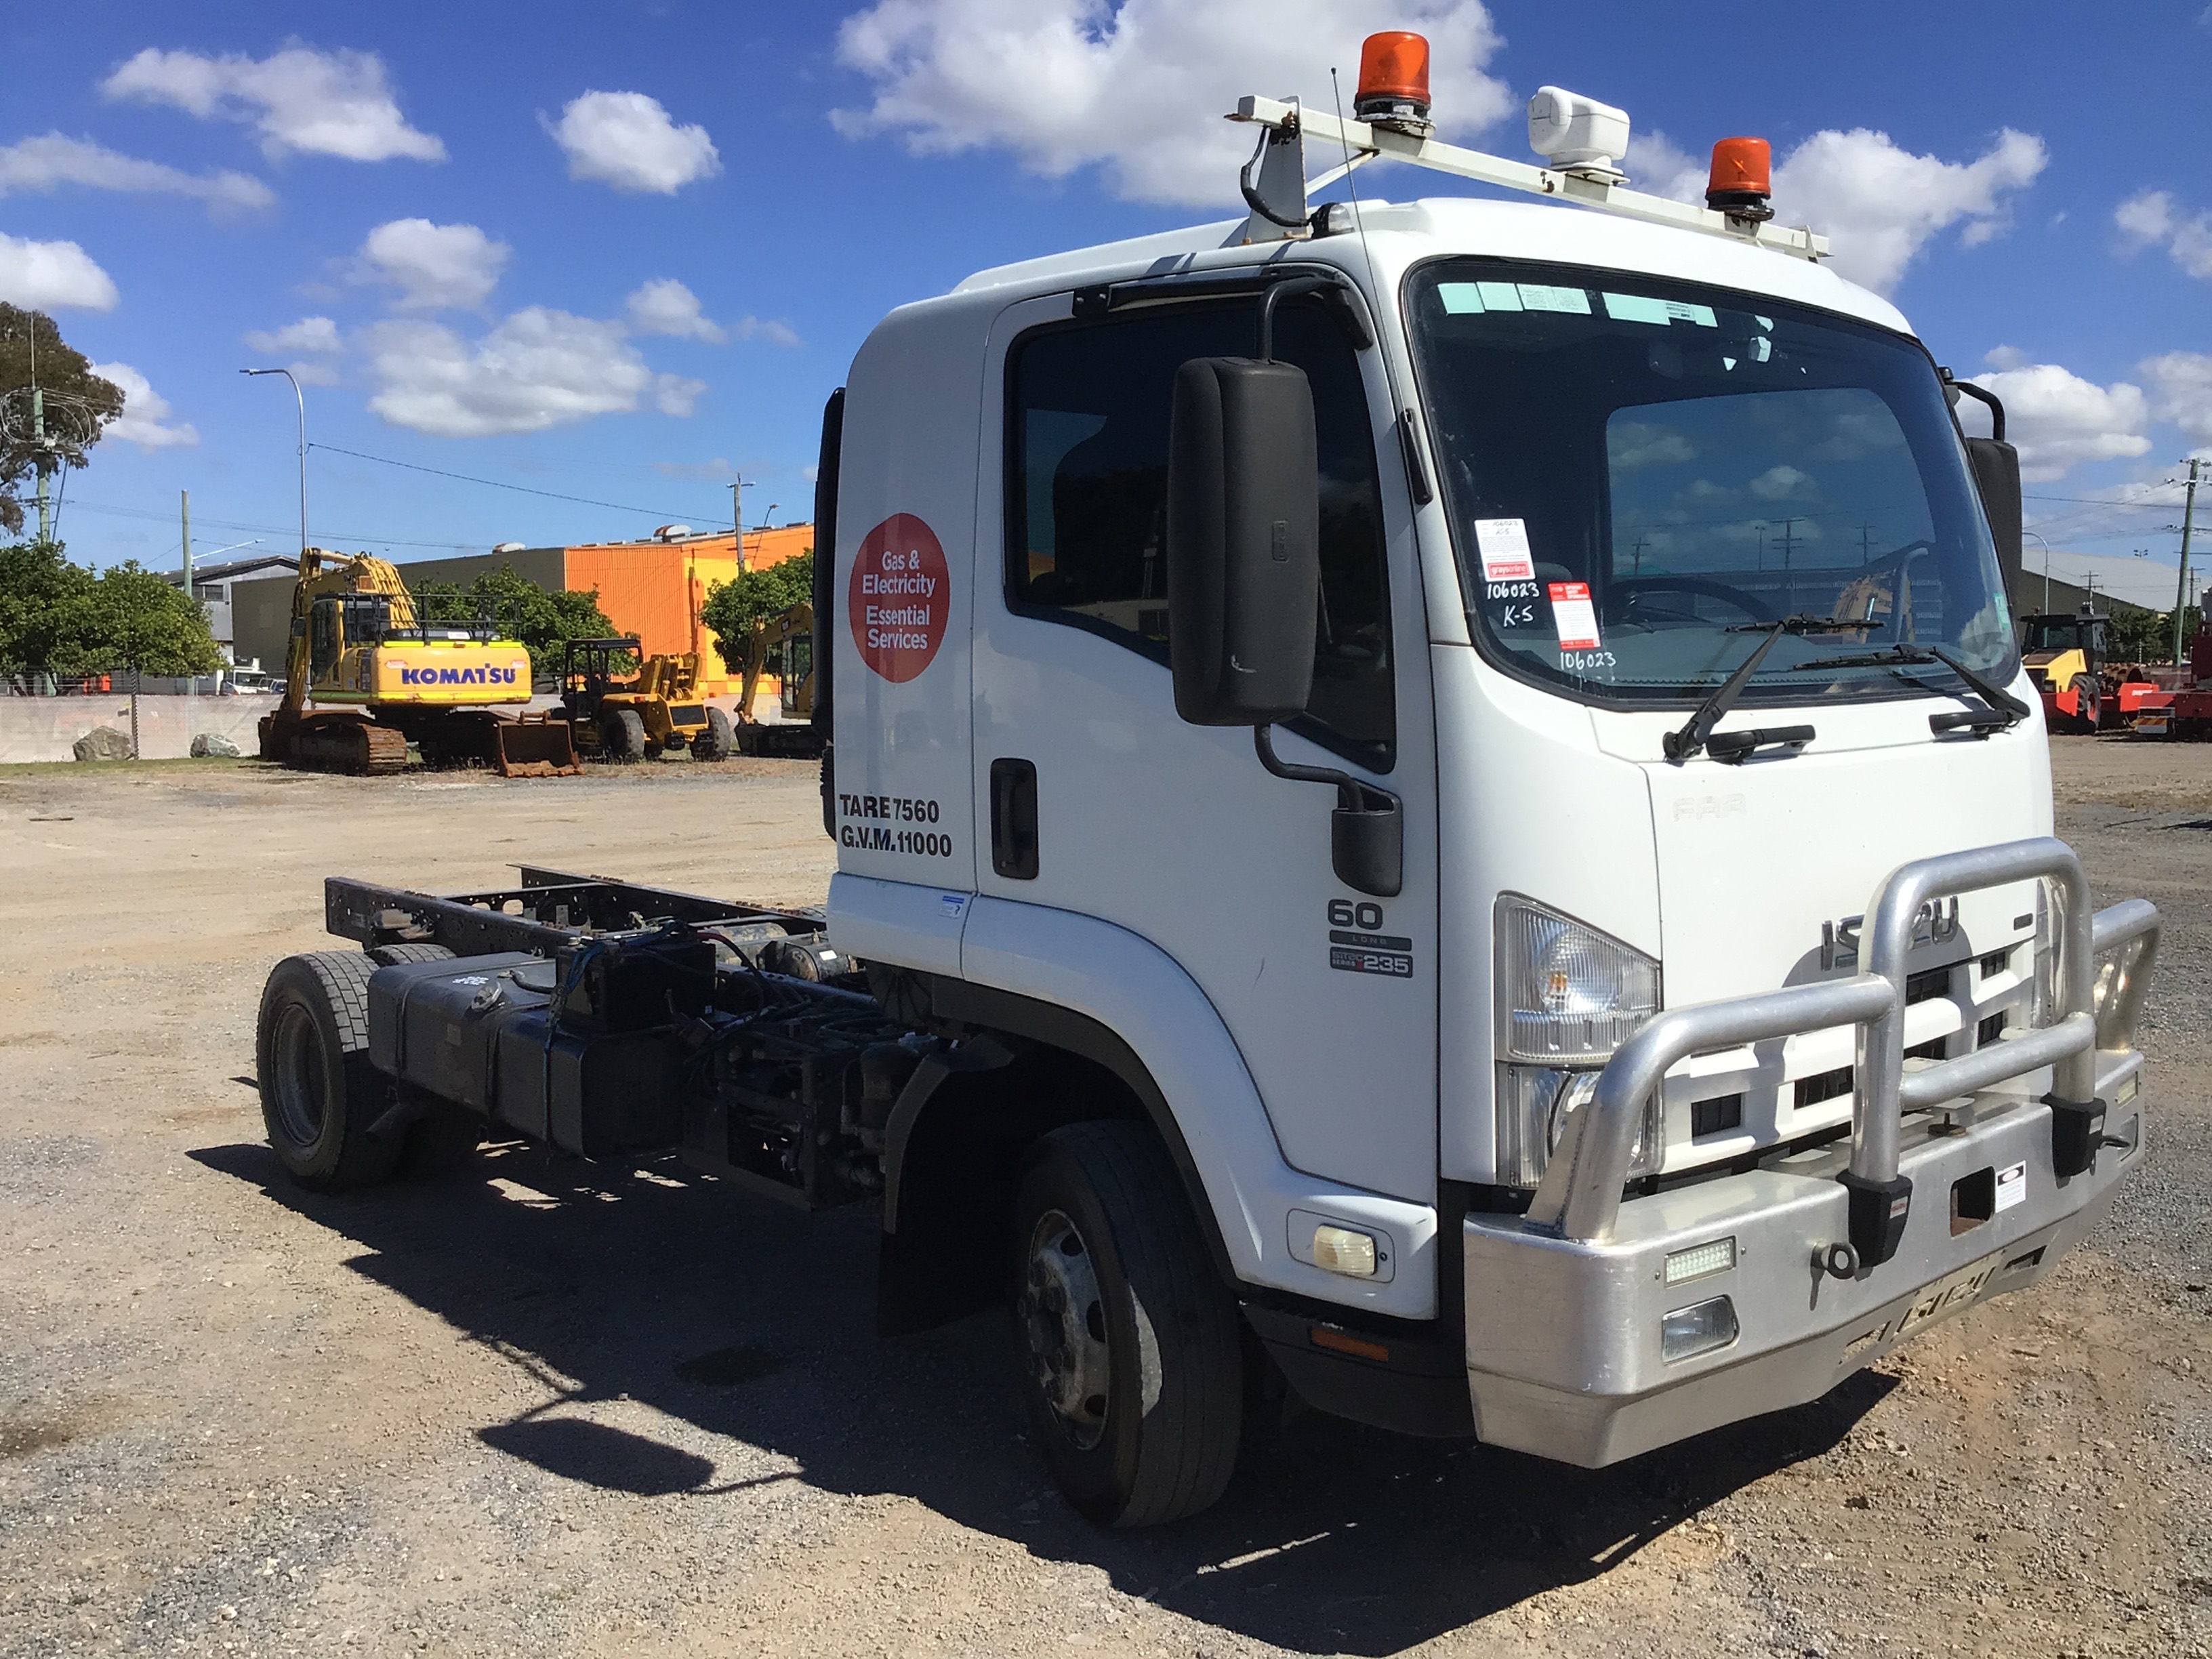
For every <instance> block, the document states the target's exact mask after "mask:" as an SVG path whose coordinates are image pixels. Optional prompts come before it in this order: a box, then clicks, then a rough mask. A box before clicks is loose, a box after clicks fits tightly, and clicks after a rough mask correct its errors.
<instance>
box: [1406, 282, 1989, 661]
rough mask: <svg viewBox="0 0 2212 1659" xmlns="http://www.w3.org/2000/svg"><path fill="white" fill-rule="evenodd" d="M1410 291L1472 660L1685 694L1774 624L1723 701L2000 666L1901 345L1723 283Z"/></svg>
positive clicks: (1930, 394) (1951, 489)
mask: <svg viewBox="0 0 2212 1659" xmlns="http://www.w3.org/2000/svg"><path fill="white" fill-rule="evenodd" d="M1407 299H1408V303H1409V307H1410V314H1411V317H1412V319H1413V347H1414V355H1415V360H1416V363H1417V365H1418V368H1419V375H1420V380H1421V388H1422V392H1423V394H1424V396H1425V400H1426V404H1427V408H1428V415H1429V422H1430V428H1431V434H1432V436H1433V439H1434V448H1435V451H1436V453H1437V465H1438V466H1439V468H1440V470H1441V471H1442V473H1443V498H1444V505H1445V507H1446V510H1447V511H1448V513H1449V515H1450V520H1451V525H1452V533H1453V544H1454V547H1455V551H1456V554H1457V556H1458V560H1459V566H1460V575H1461V581H1462V591H1463V592H1464V593H1465V595H1466V600H1467V609H1468V620H1469V625H1470V627H1471V628H1472V629H1474V633H1475V635H1476V636H1477V638H1478V639H1479V641H1480V643H1481V645H1482V647H1483V648H1484V651H1485V653H1486V655H1487V656H1489V657H1490V658H1491V659H1492V660H1493V661H1495V662H1498V663H1499V664H1501V665H1504V666H1505V667H1507V668H1508V669H1510V670H1511V671H1516V672H1518V673H1521V674H1522V675H1525V676H1527V677H1528V678H1534V679H1536V680H1539V681H1541V682H1543V683H1545V684H1551V685H1553V686H1554V687H1557V688H1559V689H1561V690H1568V691H1570V692H1571V693H1573V694H1575V695H1577V696H1584V697H1588V698H1589V699H1591V700H1593V701H1601V702H1612V703H1619V702H1627V703H1647V704H1656V703H1671V704H1680V703H1681V702H1686V701H1687V702H1694V701H1696V700H1697V699H1698V698H1699V697H1701V696H1704V695H1705V693H1706V692H1708V691H1710V690H1711V689H1712V688H1713V687H1714V686H1715V685H1716V684H1718V683H1719V682H1721V681H1722V680H1723V679H1725V678H1727V677H1728V675H1729V673H1730V672H1731V671H1733V670H1735V668H1736V667H1738V666H1739V665H1741V664H1742V663H1743V661H1744V660H1745V659H1746V658H1747V657H1748V656H1749V655H1750V654H1751V653H1752V652H1753V649H1755V648H1756V647H1757V646H1758V645H1759V641H1760V640H1761V638H1762V637H1763V636H1764V635H1765V633H1766V632H1767V630H1768V629H1771V627H1772V626H1773V624H1775V623H1778V622H1782V621H1784V620H1785V619H1790V618H1795V619H1797V621H1796V622H1795V623H1792V625H1791V626H1790V629H1788V631H1786V632H1785V633H1784V635H1783V637H1781V638H1779V639H1778V640H1777V641H1775V643H1774V645H1773V647H1772V648H1771V650H1769V651H1768V652H1767V653H1766V655H1765V658H1764V659H1762V660H1761V662H1760V664H1759V667H1758V669H1757V670H1756V671H1755V672H1754V673H1753V676H1752V677H1751V678H1750V680H1749V681H1748V682H1747V684H1746V685H1745V687H1744V689H1743V691H1742V693H1741V702H1745V703H1753V702H1784V701H1803V700H1806V699H1808V698H1813V697H1820V698H1823V699H1832V698H1835V697H1838V696H1897V695H1899V693H1900V692H1901V691H1911V690H1920V689H1925V690H1929V691H1936V690H1942V689H1944V688H1945V687H1946V686H1947V685H1950V686H1955V684H1956V681H1955V679H1953V678H1951V677H1950V676H1949V675H1948V671H1946V670H1944V669H1943V668H1942V666H1941V665H1929V663H1927V662H1925V661H1924V660H1923V661H1918V662H1913V661H1905V662H1900V661H1899V660H1897V659H1898V657H1899V655H1900V654H1919V655H1924V653H1897V652H1895V651H1894V650H1893V649H1891V647H1896V646H1898V645H1915V646H1919V647H1927V646H1931V645H1933V646H1941V647H1945V648H1946V649H1948V651H1949V652H1950V653H1952V654H1954V656H1956V657H1957V658H1958V659H1960V661H1962V662H1965V663H1966V665H1968V666H1970V667H1972V668H1973V669H1976V670H1978V671H1981V672H1982V673H1984V674H1985V675H1988V676H1990V677H1992V678H1996V679H1998V680H2000V681H2008V680H2009V679H2010V678H2012V675H2013V672H2014V660H2015V659H2014V654H2013V653H2014V647H2013V641H2012V634H2011V625H2010V623H2009V620H2008V617H2007V615H2006V611H2005V605H2004V598H2003V592H2002V586H2001V585H2000V580H1999V577H1998V574H1997V562H1996V552H1995V550H1994V549H1993V547H1992V546H1991V544H1990V535H1989V530H1988V526H1987V525H1986V522H1985V521H1984V518H1983V515H1982V512H1981V507H1980V503H1979V501H1978V499H1977V498H1976V496H1975V495H1974V493H1973V486H1972V483H1971V482H1970V479H1969V474H1968V472H1967V469H1966V457H1965V453H1964V451H1963V449H1962V447H1961V446H1960V441H1959V436H1958V430H1957V428H1956V427H1955V426H1954V424H1953V422H1952V420H1951V417H1950V411H1949V410H1948V408H1947V407H1946V406H1945V404H1944V400H1943V391H1942V385H1941V383H1940V382H1939V381H1938V380H1937V378H1936V372H1935V370H1934V369H1933V368H1931V367H1930V365H1929V362H1928V359H1927V357H1926V356H1925V355H1924V354H1923V353H1922V352H1921V351H1920V350H1919V349H1918V348H1917V347H1916V346H1915V345H1914V344H1913V343H1911V341H1909V340H1905V339H1903V338H1901V337H1898V336H1896V335H1893V334H1889V333H1887V332H1885V331H1881V330H1880V329H1876V328H1873V327H1870V326H1868V325H1863V324H1859V323H1854V322H1851V321H1849V320H1847V319H1843V318H1839V317H1835V316H1832V315H1830V314H1828V313H1822V312H1815V311H1808V310H1805V309H1802V308H1798V307H1790V306H1787V305H1783V304H1780V303H1778V302H1776V301H1768V300H1765V299H1759V298H1753V297H1751V296H1747V295H1741V294H1731V293H1729V292H1726V291H1724V290H1719V289H1699V288H1692V287H1689V286H1686V285H1685V284H1681V283H1666V282H1660V281H1656V280H1652V279H1650V278H1645V277H1642V276H1615V275H1612V274H1608V273H1600V272H1595V271H1590V270H1574V269H1570V268H1564V267H1556V266H1532V265H1528V264H1518V263H1509V262H1506V261H1502V260H1491V259H1453V260H1445V261H1440V262H1438V263H1436V264H1429V265H1425V266H1424V267H1422V268H1421V269H1419V270H1417V271H1415V272H1414V273H1413V276H1411V277H1410V278H1409V279H1408V295H1407ZM1854 658H1865V659H1868V660H1866V661H1865V662H1863V663H1861V662H1855V661H1851V660H1849V659H1854ZM1839 659H1840V660H1839Z"/></svg>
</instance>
